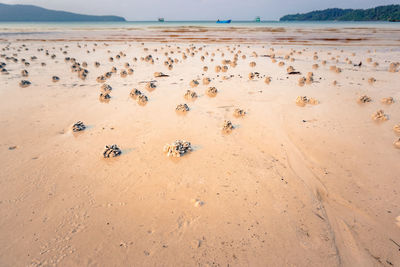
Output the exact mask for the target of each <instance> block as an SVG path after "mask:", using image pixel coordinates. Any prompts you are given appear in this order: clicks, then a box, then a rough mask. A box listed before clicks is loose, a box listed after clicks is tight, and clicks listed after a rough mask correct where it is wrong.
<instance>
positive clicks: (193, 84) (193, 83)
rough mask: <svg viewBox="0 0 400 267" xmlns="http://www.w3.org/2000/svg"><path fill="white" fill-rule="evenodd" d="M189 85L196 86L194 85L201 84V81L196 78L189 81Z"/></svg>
mask: <svg viewBox="0 0 400 267" xmlns="http://www.w3.org/2000/svg"><path fill="white" fill-rule="evenodd" d="M189 85H190V86H191V87H192V88H194V87H197V86H198V85H199V82H198V81H196V80H192V81H191V82H190V83H189Z"/></svg>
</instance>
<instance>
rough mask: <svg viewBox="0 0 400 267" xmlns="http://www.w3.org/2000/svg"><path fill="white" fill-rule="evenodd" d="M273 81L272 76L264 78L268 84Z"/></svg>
mask: <svg viewBox="0 0 400 267" xmlns="http://www.w3.org/2000/svg"><path fill="white" fill-rule="evenodd" d="M271 81H272V78H271V77H269V76H268V77H266V78H265V80H264V82H265V83H266V84H270V83H271Z"/></svg>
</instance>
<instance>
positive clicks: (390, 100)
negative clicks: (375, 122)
mask: <svg viewBox="0 0 400 267" xmlns="http://www.w3.org/2000/svg"><path fill="white" fill-rule="evenodd" d="M381 102H382V104H387V105H390V104H393V103H394V99H393V97H384V98H382V99H381Z"/></svg>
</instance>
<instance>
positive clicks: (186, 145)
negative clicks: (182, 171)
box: [164, 140, 192, 158]
mask: <svg viewBox="0 0 400 267" xmlns="http://www.w3.org/2000/svg"><path fill="white" fill-rule="evenodd" d="M191 150H192V145H191V144H190V142H187V141H185V140H176V141H175V142H173V143H172V144H166V145H165V146H164V152H165V153H167V156H168V157H175V158H179V157H181V156H183V155H184V154H186V153H187V152H189V151H191Z"/></svg>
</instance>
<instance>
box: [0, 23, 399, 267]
mask: <svg viewBox="0 0 400 267" xmlns="http://www.w3.org/2000/svg"><path fill="white" fill-rule="evenodd" d="M47 30H48V29H47ZM47 30H43V31H41V32H46V33H43V34H35V33H32V32H30V34H21V32H23V30H21V31H20V32H18V33H16V32H15V29H13V30H9V34H3V35H1V36H0V37H1V38H0V39H1V43H0V49H2V50H1V51H0V55H1V57H0V62H3V63H4V64H3V65H2V68H1V69H2V71H1V72H2V74H0V85H1V86H0V127H1V142H0V162H1V169H2V171H1V172H0V266H399V265H400V164H399V157H400V140H399V138H400V126H399V124H400V90H399V89H400V84H399V82H400V72H399V70H400V64H399V62H400V49H399V47H400V39H399V30H398V29H395V28H382V29H376V28H367V27H366V28H363V29H357V28H354V29H350V28H337V29H334V30H332V29H331V30H327V29H323V30H320V31H317V30H312V29H306V30H304V32H305V33H304V32H303V33H302V32H298V31H295V30H293V29H292V28H290V29H285V28H283V30H282V29H281V28H273V29H270V28H268V29H267V28H263V27H259V28H252V29H251V30H250V29H246V28H237V29H233V30H229V31H228V30H227V28H225V29H223V28H215V29H211V28H207V27H205V28H201V27H198V28H195V27H192V28H182V27H172V28H171V27H170V28H169V27H164V28H159V29H150V30H149V29H141V30H140V33H135V31H134V30H133V31H128V30H126V29H123V30H121V32H116V33H115V32H113V31H110V30H109V29H107V30H98V31H93V30H80V31H76V30H70V31H68V32H66V33H65V34H62V33H60V31H58V30H56V31H55V32H51V31H50V32H48V31H47ZM122 32H125V33H122ZM143 32H144V33H143ZM123 34H125V35H124V36H125V37H123V36H122V35H123ZM121 36H122V37H121ZM311 36H312V38H311ZM332 36H334V37H332ZM338 36H339V37H338ZM96 62H97V64H96ZM360 63H361V64H360ZM113 68H114V69H113ZM24 70H26V72H24ZM156 72H159V73H158V74H156V75H155V73H156ZM161 74H163V75H161ZM207 78H208V79H207ZM21 81H27V82H22V83H21ZM106 85H108V86H106ZM135 89H136V91H135ZM188 90H190V92H188ZM193 92H194V93H195V94H192V93H193ZM106 95H108V97H107V96H106ZM144 96H145V97H144ZM390 97H392V98H393V99H392V100H390V99H384V98H390ZM180 104H182V105H180ZM184 104H186V105H184ZM380 110H382V112H378V111H380ZM376 112H378V114H376ZM78 121H81V122H82V125H83V126H82V125H81V124H78V125H76V126H75V128H73V125H74V124H75V123H77V122H78ZM227 122H229V123H230V124H229V123H228V124H226V123H227ZM73 129H75V130H76V131H74V130H73ZM176 140H182V141H186V142H190V149H189V144H185V145H182V146H181V148H180V149H181V150H179V151H180V152H179V151H178V150H174V149H175V147H176V146H175V145H177V143H175V145H174V142H175V141H176ZM113 144H116V145H117V147H118V149H120V151H119V152H120V154H118V153H114V152H117V151H118V150H113V149H111V148H110V146H111V145H113ZM182 144H184V143H182ZM105 146H109V148H110V150H109V151H108V152H107V154H106V155H108V156H109V157H106V158H105V157H104V155H103V152H105ZM164 148H165V150H164ZM114 155H115V157H113V156H114ZM176 156H180V157H176Z"/></svg>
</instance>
